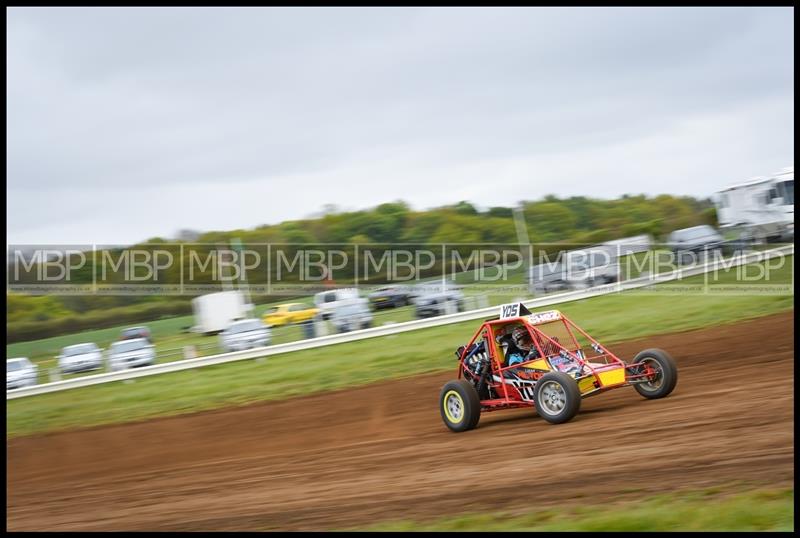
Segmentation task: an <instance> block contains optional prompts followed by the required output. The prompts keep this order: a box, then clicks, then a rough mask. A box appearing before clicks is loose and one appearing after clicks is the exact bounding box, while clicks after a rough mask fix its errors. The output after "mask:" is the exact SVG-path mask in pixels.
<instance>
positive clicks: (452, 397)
mask: <svg viewBox="0 0 800 538" xmlns="http://www.w3.org/2000/svg"><path fill="white" fill-rule="evenodd" d="M442 407H443V408H444V414H445V416H446V417H447V420H449V421H450V422H452V423H453V424H458V423H459V422H461V421H462V420H464V400H463V398H461V395H460V394H459V393H458V392H456V391H454V390H449V391H447V393H445V395H444V398H442Z"/></svg>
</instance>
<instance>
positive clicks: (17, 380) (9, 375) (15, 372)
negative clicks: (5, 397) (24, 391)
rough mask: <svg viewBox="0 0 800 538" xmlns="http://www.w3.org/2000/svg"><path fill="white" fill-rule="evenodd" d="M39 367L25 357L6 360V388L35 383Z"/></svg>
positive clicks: (30, 385)
mask: <svg viewBox="0 0 800 538" xmlns="http://www.w3.org/2000/svg"><path fill="white" fill-rule="evenodd" d="M38 370H39V368H38V367H37V366H36V365H35V364H33V363H32V362H31V361H29V360H28V359H27V358H25V357H19V358H15V359H8V360H7V361H6V390H11V389H18V388H21V387H32V386H33V385H35V384H36V379H37V377H38Z"/></svg>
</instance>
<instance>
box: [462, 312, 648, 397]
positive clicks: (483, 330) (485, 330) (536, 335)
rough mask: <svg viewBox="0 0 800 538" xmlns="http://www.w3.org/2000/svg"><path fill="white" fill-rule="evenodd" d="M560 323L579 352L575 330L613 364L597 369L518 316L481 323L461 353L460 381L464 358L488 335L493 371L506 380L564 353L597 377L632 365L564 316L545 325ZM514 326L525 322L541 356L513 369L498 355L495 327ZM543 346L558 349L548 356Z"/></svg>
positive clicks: (600, 355) (525, 318)
mask: <svg viewBox="0 0 800 538" xmlns="http://www.w3.org/2000/svg"><path fill="white" fill-rule="evenodd" d="M558 321H560V322H562V323H563V324H564V327H565V329H566V330H567V333H568V334H569V336H570V338H571V340H572V343H573V345H574V346H575V350H576V351H577V350H580V349H581V346H580V344H578V341H577V339H576V338H575V334H574V333H573V329H575V330H576V331H577V332H578V333H579V334H581V335H582V336H583V337H585V338H586V339H587V340H588V341H589V342H590V344H593V346H592V347H593V348H594V346H597V349H599V350H600V351H601V352H602V353H600V352H598V355H597V356H596V357H593V358H604V359H611V360H612V362H610V363H609V362H606V363H605V364H603V365H597V366H593V365H590V364H589V363H588V361H586V359H583V358H582V357H580V356H579V355H577V354H576V353H575V352H573V351H570V350H569V349H567V348H566V347H565V346H564V345H563V344H561V343H559V342H556V341H555V340H553V339H552V338H550V337H549V336H548V335H546V334H545V333H544V332H543V331H541V330H540V329H538V328H537V327H536V325H533V324H531V323H530V321H528V319H527V317H525V316H520V317H515V318H504V319H498V320H488V321H485V322H483V324H481V326H480V328H479V329H478V330H477V331H476V332H475V334H474V335H473V337H472V339H471V340H470V341H469V343H468V344H467V345H466V346H465V347H464V349H463V350H462V352H461V354H460V356H459V369H458V378H459V379H460V378H461V377H462V375H463V370H464V369H465V368H464V359H465V358H466V357H467V355H469V353H470V350H471V348H472V346H473V345H474V344H475V341H476V340H478V339H479V338H480V337H481V336H483V335H486V337H488V338H486V344H485V347H486V353H487V354H488V356H489V360H490V361H491V362H492V366H493V367H492V370H493V371H494V372H496V373H497V374H498V375H499V376H500V377H501V379H502V376H503V372H506V371H508V370H511V369H516V368H519V367H520V366H523V365H525V364H528V363H531V362H534V361H537V360H542V359H548V358H550V357H553V356H556V355H559V354H560V351H561V350H563V351H565V352H567V353H568V354H569V355H570V357H571V358H572V359H574V360H576V361H578V362H579V363H580V364H581V365H582V366H586V367H587V368H588V369H589V370H590V371H591V372H592V375H595V376H596V372H597V371H598V370H607V369H612V368H618V367H620V366H622V367H625V366H628V365H626V364H625V362H624V361H623V360H622V359H620V358H619V357H617V356H616V355H614V354H613V353H611V352H610V351H609V350H608V349H607V348H606V347H605V346H603V345H602V344H601V343H600V342H598V341H597V340H595V339H594V338H592V337H591V336H589V335H588V334H587V333H586V331H584V330H583V329H581V328H580V327H578V326H577V325H575V324H574V323H573V322H572V321H571V320H570V319H569V318H567V317H566V316H565V315H564V314H560V319H555V320H553V321H547V322H544V323H554V322H558ZM512 323H517V324H519V323H521V324H522V325H524V326H525V327H526V328H527V329H528V333H529V334H530V336H531V339H532V340H533V344H534V346H535V347H536V351H537V352H538V353H539V355H538V356H537V357H534V358H532V359H528V360H526V361H525V362H522V363H517V364H514V365H512V366H506V367H503V365H502V360H501V358H500V357H498V356H497V355H498V354H497V348H496V346H495V345H494V344H495V343H496V337H497V334H496V332H495V327H498V326H502V327H504V326H506V325H509V324H512ZM544 323H543V324H544ZM543 343H544V344H546V348H547V350H548V351H551V350H555V352H554V353H553V352H551V353H548V354H545V353H544V352H543V351H544V350H543V347H544V346H543V345H542V344H543ZM597 349H595V351H597ZM626 377H628V376H627V375H626ZM632 377H633V376H632ZM635 377H639V376H635ZM500 384H501V385H502V386H503V397H504V400H505V401H506V403H508V402H510V401H511V400H510V399H509V397H508V386H507V383H505V382H501V383H500Z"/></svg>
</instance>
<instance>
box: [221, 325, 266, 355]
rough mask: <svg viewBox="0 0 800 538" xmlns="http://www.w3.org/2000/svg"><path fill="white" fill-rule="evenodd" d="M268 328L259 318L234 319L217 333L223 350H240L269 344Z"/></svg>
mask: <svg viewBox="0 0 800 538" xmlns="http://www.w3.org/2000/svg"><path fill="white" fill-rule="evenodd" d="M270 336H271V333H270V330H269V329H268V328H267V327H266V325H264V324H263V323H262V322H261V320H260V319H254V318H250V319H243V320H240V321H235V322H233V323H232V324H231V325H229V326H228V328H227V329H225V330H224V331H222V332H221V333H220V335H219V338H220V346H221V347H222V349H223V351H225V352H228V351H240V350H242V349H250V348H253V347H261V346H266V345H267V344H269V340H270Z"/></svg>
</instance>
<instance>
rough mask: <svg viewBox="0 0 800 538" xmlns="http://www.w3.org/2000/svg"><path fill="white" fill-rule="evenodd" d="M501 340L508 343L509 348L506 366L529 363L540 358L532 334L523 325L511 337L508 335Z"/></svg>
mask: <svg viewBox="0 0 800 538" xmlns="http://www.w3.org/2000/svg"><path fill="white" fill-rule="evenodd" d="M501 338H502V339H503V340H505V341H506V343H507V346H508V347H507V348H506V366H511V365H513V364H518V363H522V362H525V361H529V360H531V359H535V358H536V357H538V356H539V353H538V352H537V351H536V346H534V345H533V339H531V334H530V332H528V329H527V328H526V327H525V326H523V325H519V326H517V327H515V328H514V330H512V331H511V334H510V335H509V334H506V335H504V336H503V337H501Z"/></svg>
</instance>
